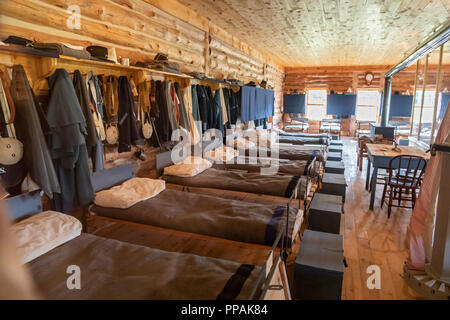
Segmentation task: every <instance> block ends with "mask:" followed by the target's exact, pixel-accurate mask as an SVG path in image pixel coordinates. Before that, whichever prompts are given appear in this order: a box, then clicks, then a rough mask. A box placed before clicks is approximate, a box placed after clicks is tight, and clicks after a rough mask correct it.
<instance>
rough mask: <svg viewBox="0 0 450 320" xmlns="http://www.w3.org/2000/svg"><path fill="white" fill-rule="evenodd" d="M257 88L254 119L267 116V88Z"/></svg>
mask: <svg viewBox="0 0 450 320" xmlns="http://www.w3.org/2000/svg"><path fill="white" fill-rule="evenodd" d="M255 89H256V92H255V93H256V110H255V114H256V118H255V119H253V120H258V119H264V118H265V117H266V90H265V89H263V88H255Z"/></svg>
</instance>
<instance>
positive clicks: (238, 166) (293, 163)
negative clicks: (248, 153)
mask: <svg viewBox="0 0 450 320" xmlns="http://www.w3.org/2000/svg"><path fill="white" fill-rule="evenodd" d="M266 159H267V158H266ZM266 159H262V158H257V157H236V158H234V159H233V160H231V161H228V162H227V163H214V164H213V168H214V169H219V170H225V169H231V170H243V171H247V172H254V173H260V172H261V169H262V168H269V167H270V165H271V164H275V163H277V164H278V171H277V172H280V173H284V174H291V175H296V176H307V175H310V176H314V174H315V172H314V168H311V172H309V173H308V165H309V164H310V163H311V161H310V160H288V159H278V160H266Z"/></svg>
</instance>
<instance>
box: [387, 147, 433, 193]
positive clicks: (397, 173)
mask: <svg viewBox="0 0 450 320" xmlns="http://www.w3.org/2000/svg"><path fill="white" fill-rule="evenodd" d="M426 167H427V161H426V160H425V158H423V157H420V156H412V155H400V156H396V157H394V158H392V159H391V160H390V161H389V181H391V182H394V184H396V185H399V186H404V187H407V188H414V189H417V188H418V187H419V185H420V183H421V181H422V178H423V175H424V174H425V169H426Z"/></svg>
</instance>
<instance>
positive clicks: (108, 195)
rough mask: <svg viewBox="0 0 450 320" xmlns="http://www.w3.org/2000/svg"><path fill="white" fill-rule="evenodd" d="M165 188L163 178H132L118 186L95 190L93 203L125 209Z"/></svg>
mask: <svg viewBox="0 0 450 320" xmlns="http://www.w3.org/2000/svg"><path fill="white" fill-rule="evenodd" d="M164 189H166V182H165V181H164V180H160V179H158V180H156V179H149V178H133V179H130V180H127V181H125V182H124V183H122V184H121V185H119V186H115V187H112V188H111V189H108V190H103V191H100V192H97V194H96V195H95V201H94V202H95V204H96V205H98V206H101V207H105V208H119V209H126V208H129V207H132V206H134V205H135V204H136V203H138V202H140V201H144V200H147V199H150V198H153V197H155V196H157V195H158V194H159V193H161V192H162V191H164Z"/></svg>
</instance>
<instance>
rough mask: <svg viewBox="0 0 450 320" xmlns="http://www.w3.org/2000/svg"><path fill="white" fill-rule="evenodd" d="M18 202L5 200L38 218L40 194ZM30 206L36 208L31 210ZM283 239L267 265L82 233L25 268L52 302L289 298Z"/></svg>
mask: <svg viewBox="0 0 450 320" xmlns="http://www.w3.org/2000/svg"><path fill="white" fill-rule="evenodd" d="M15 200H17V199H15ZM20 200H21V201H14V199H7V200H5V202H6V203H7V205H8V206H9V207H10V210H11V211H12V212H13V213H14V217H15V218H23V217H24V216H30V215H31V216H34V218H37V217H38V216H39V213H40V212H41V211H42V208H41V198H40V195H39V193H31V194H25V195H21V196H20ZM24 203H27V204H26V205H25V206H24ZM30 206H31V207H34V208H35V210H29V208H28V207H30ZM24 208H25V210H24ZM27 208H28V209H27ZM56 214H57V215H61V216H65V215H64V214H62V213H56ZM66 217H67V216H66ZM29 219H32V218H29ZM71 219H72V220H75V218H73V217H72V218H71ZM26 221H27V219H25V220H23V221H22V222H20V223H26ZM35 221H36V220H35ZM35 221H33V223H30V224H29V225H28V228H27V230H28V232H30V228H31V229H32V228H36V225H37V224H36V223H35ZM41 222H42V221H41ZM44 222H45V223H47V220H45V221H44ZM78 223H79V222H78ZM50 228H51V227H50ZM63 229H64V228H63ZM80 229H81V226H80ZM31 231H32V230H31ZM35 232H36V233H39V232H40V230H39V231H35ZM52 236H53V234H52ZM282 239H284V237H283V235H282V232H281V233H280V234H279V235H278V237H277V239H276V243H274V246H273V247H272V248H271V250H270V254H269V255H268V258H267V260H266V261H265V263H264V264H263V265H262V266H254V265H248V264H239V263H237V262H233V261H227V260H223V259H215V258H210V257H201V256H197V255H194V254H189V253H179V252H167V251H162V250H158V249H153V248H149V247H145V246H139V245H135V244H130V243H126V242H122V241H118V240H114V239H107V238H103V237H98V236H95V235H91V234H86V233H81V234H80V235H78V236H76V237H74V238H73V239H71V240H66V241H65V242H64V243H63V244H61V245H59V246H56V247H54V248H52V249H49V250H48V251H47V252H45V253H43V254H41V255H39V256H37V257H35V258H33V259H32V260H31V261H30V262H28V263H27V266H28V267H29V269H30V271H31V274H32V277H33V279H34V281H35V284H36V287H37V289H38V290H39V291H40V292H41V294H42V295H43V297H44V298H47V299H52V300H53V299H54V300H72V299H82V300H97V299H106V300H115V299H127V300H128V299H129V300H148V299H159V300H174V299H181V300H185V299H189V300H193V299H195V300H197V299H202V300H212V299H218V300H241V299H287V298H289V297H290V295H289V288H288V285H287V281H286V279H285V277H284V275H285V270H284V264H283V262H281V259H280V254H279V253H277V252H279V251H277V250H276V248H277V247H278V242H280V241H282ZM68 266H76V267H79V270H81V276H80V288H79V289H72V290H70V289H68V285H67V283H68V277H69V276H70V274H68V273H67V270H68Z"/></svg>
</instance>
